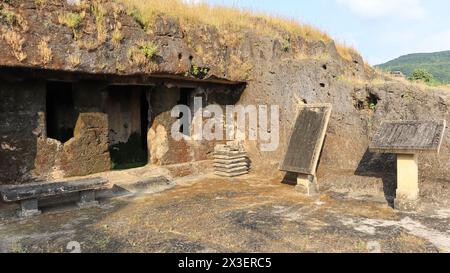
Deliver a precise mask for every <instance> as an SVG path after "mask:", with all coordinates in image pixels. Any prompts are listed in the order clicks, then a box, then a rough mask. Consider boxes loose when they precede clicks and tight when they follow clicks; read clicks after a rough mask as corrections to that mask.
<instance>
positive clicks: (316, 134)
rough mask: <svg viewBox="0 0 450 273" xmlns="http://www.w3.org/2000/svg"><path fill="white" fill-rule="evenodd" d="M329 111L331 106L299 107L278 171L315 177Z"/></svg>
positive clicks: (329, 114)
mask: <svg viewBox="0 0 450 273" xmlns="http://www.w3.org/2000/svg"><path fill="white" fill-rule="evenodd" d="M331 109H332V105H331V104H316V105H305V106H302V107H301V109H300V111H299V114H298V116H297V119H296V122H295V125H294V128H293V130H292V133H291V137H290V140H289V145H288V148H287V151H286V155H285V158H284V160H283V162H282V163H281V165H280V170H282V171H286V172H294V173H302V174H310V175H315V173H316V169H317V164H318V161H319V157H320V152H321V150H322V145H323V142H324V139H325V134H326V131H327V128H328V121H329V120H330V116H331Z"/></svg>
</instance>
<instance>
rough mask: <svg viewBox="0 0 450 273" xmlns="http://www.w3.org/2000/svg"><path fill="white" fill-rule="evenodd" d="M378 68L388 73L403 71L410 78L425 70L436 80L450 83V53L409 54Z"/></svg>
mask: <svg viewBox="0 0 450 273" xmlns="http://www.w3.org/2000/svg"><path fill="white" fill-rule="evenodd" d="M376 67H379V68H381V69H383V70H386V71H401V72H403V74H405V75H407V76H408V77H409V76H410V75H411V74H412V72H413V71H414V70H415V69H425V70H426V71H428V72H430V73H431V74H433V76H434V78H435V79H436V80H438V81H440V82H442V83H447V84H448V83H450V51H443V52H436V53H418V54H409V55H405V56H401V57H399V58H397V59H394V60H392V61H389V62H387V63H385V64H380V65H377V66H376Z"/></svg>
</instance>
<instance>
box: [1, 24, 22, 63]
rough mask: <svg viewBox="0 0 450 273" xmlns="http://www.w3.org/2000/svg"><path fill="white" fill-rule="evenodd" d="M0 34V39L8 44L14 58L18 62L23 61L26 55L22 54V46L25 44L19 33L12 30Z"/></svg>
mask: <svg viewBox="0 0 450 273" xmlns="http://www.w3.org/2000/svg"><path fill="white" fill-rule="evenodd" d="M2 32H3V34H2V35H1V37H2V39H3V40H5V41H6V43H7V44H8V46H9V48H10V50H11V53H12V54H13V55H14V57H15V58H16V59H17V60H18V61H19V62H22V61H23V60H25V59H26V58H27V54H26V53H25V52H23V44H24V43H25V38H24V37H22V36H21V35H20V34H19V33H17V32H15V31H12V30H3V31H2Z"/></svg>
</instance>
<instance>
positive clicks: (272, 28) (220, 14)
mask: <svg viewBox="0 0 450 273" xmlns="http://www.w3.org/2000/svg"><path fill="white" fill-rule="evenodd" d="M117 1H118V2H121V3H123V4H125V6H126V7H127V9H128V10H129V11H131V13H134V14H133V15H134V17H135V19H137V20H138V21H141V23H142V24H146V25H151V24H152V23H153V22H154V21H155V18H156V17H157V16H158V15H162V14H165V15H168V16H171V17H175V18H179V19H180V21H181V23H182V24H183V25H190V24H193V25H195V24H200V25H212V26H215V27H216V28H217V29H219V30H231V31H239V30H242V29H252V30H254V31H256V32H257V33H259V34H263V35H270V36H273V37H277V38H281V39H284V38H285V37H282V35H283V32H287V33H290V34H292V35H295V36H301V37H303V38H304V39H306V40H308V41H324V42H328V41H331V40H332V39H331V37H330V36H329V35H328V34H327V33H325V32H323V31H321V30H319V29H317V28H315V27H313V26H310V25H308V24H301V23H299V22H297V21H295V20H290V19H287V18H281V17H276V16H269V15H267V14H262V13H255V12H252V11H248V10H242V9H238V8H228V7H223V6H214V7H213V6H209V5H208V4H205V3H200V4H187V3H183V1H180V0H149V1H142V0H117ZM280 36H281V37H280ZM336 47H337V50H338V52H339V54H340V55H341V56H342V57H343V58H344V59H347V60H351V59H352V58H351V53H353V52H357V51H356V50H355V49H354V48H352V47H349V46H346V45H344V44H341V43H337V45H336Z"/></svg>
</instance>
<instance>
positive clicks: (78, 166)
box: [62, 113, 111, 177]
mask: <svg viewBox="0 0 450 273" xmlns="http://www.w3.org/2000/svg"><path fill="white" fill-rule="evenodd" d="M108 148H109V146H108V115H106V114H104V113H80V115H79V117H78V121H77V123H76V126H75V130H74V138H72V139H70V140H69V141H68V142H66V143H65V144H64V155H63V159H62V169H63V170H64V172H65V174H66V176H68V177H70V176H84V175H89V174H94V173H100V172H104V171H108V170H110V169H111V157H110V154H109V150H108Z"/></svg>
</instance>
